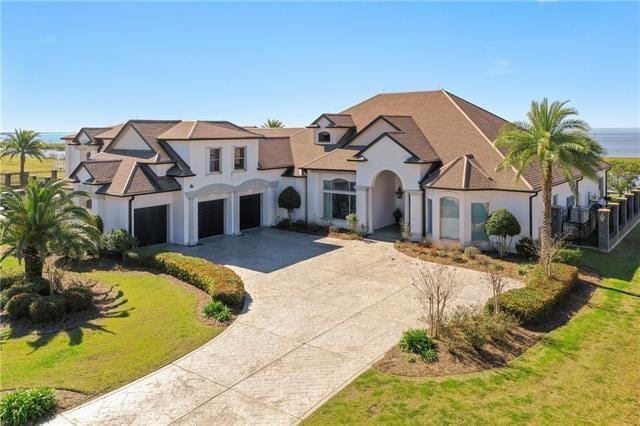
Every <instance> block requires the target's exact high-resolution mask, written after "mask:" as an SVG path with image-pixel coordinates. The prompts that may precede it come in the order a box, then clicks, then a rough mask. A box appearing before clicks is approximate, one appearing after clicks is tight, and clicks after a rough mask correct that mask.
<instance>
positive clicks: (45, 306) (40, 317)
mask: <svg viewBox="0 0 640 426" xmlns="http://www.w3.org/2000/svg"><path fill="white" fill-rule="evenodd" d="M66 309H67V305H66V303H65V300H64V297H63V296H62V295H59V294H55V295H53V296H42V297H39V298H37V299H34V300H33V301H32V302H31V304H30V305H29V317H30V318H31V319H32V320H33V321H35V322H40V323H44V322H53V321H57V320H60V319H62V318H64V315H65V313H66Z"/></svg>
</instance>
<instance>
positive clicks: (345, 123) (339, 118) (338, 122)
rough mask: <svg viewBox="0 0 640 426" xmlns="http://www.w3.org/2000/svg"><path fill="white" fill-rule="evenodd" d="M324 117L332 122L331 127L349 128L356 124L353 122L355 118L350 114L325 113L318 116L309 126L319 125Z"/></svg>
mask: <svg viewBox="0 0 640 426" xmlns="http://www.w3.org/2000/svg"><path fill="white" fill-rule="evenodd" d="M322 118H326V119H327V120H328V121H329V122H330V123H331V125H330V127H343V128H349V127H355V126H356V125H355V123H354V122H353V118H352V117H351V115H349V114H331V113H324V114H322V115H321V116H320V117H318V118H316V119H315V120H314V121H313V123H311V124H310V125H309V126H308V127H318V122H319V121H320V119H322Z"/></svg>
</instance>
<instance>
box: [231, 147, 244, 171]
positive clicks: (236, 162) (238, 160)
mask: <svg viewBox="0 0 640 426" xmlns="http://www.w3.org/2000/svg"><path fill="white" fill-rule="evenodd" d="M246 163H247V148H245V147H238V148H234V150H233V170H246V169H247V167H246V166H247V164H246Z"/></svg>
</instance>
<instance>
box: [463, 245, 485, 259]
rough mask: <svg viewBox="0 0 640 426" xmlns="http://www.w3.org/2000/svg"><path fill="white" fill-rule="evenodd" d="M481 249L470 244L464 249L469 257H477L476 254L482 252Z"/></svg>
mask: <svg viewBox="0 0 640 426" xmlns="http://www.w3.org/2000/svg"><path fill="white" fill-rule="evenodd" d="M480 253H481V252H480V249H479V248H478V247H474V246H469V247H466V248H465V249H464V255H465V256H467V257H468V258H469V259H475V258H476V256H478V255H479V254H480Z"/></svg>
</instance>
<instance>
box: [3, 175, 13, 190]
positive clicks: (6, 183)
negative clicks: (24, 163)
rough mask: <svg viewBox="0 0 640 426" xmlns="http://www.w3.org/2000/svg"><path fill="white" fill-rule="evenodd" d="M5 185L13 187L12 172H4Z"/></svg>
mask: <svg viewBox="0 0 640 426" xmlns="http://www.w3.org/2000/svg"><path fill="white" fill-rule="evenodd" d="M4 186H6V187H7V188H10V187H11V173H5V174H4Z"/></svg>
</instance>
